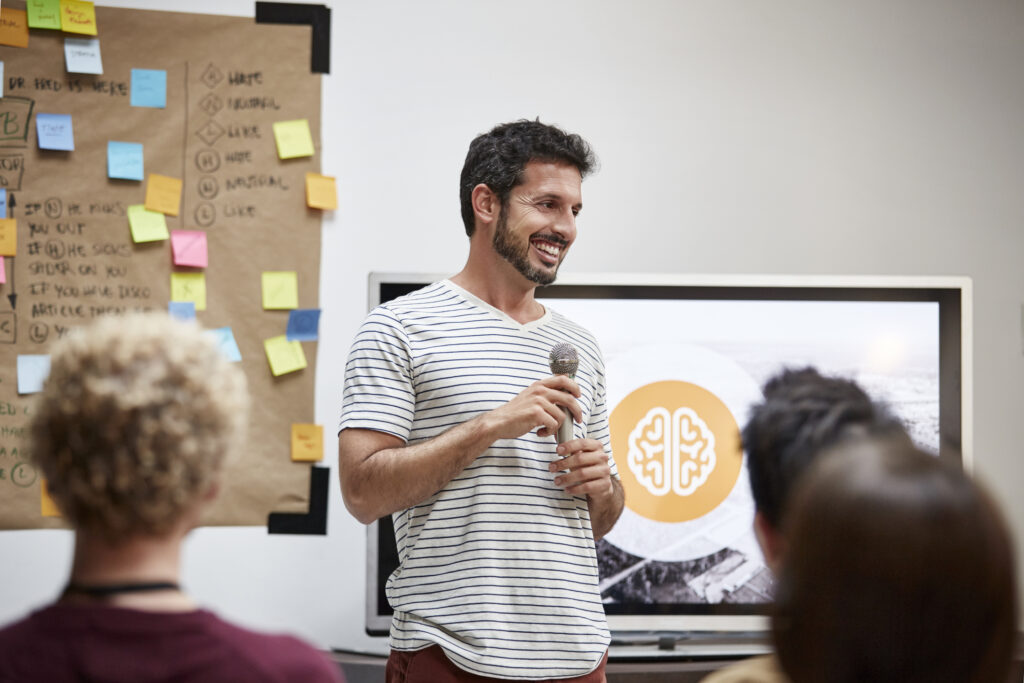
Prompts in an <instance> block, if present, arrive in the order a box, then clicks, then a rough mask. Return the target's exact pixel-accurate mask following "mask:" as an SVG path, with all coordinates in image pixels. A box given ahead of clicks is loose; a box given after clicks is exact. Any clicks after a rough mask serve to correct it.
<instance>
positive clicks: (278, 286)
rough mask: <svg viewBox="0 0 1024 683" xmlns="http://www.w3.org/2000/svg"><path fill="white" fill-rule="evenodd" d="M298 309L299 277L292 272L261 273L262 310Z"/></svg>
mask: <svg viewBox="0 0 1024 683" xmlns="http://www.w3.org/2000/svg"><path fill="white" fill-rule="evenodd" d="M298 307H299V275H298V273H296V272H295V271H294V270H269V271H266V272H264V273H263V308H267V309H276V310H280V309H286V308H298Z"/></svg>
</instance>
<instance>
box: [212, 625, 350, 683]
mask: <svg viewBox="0 0 1024 683" xmlns="http://www.w3.org/2000/svg"><path fill="white" fill-rule="evenodd" d="M204 616H205V620H206V628H207V631H208V632H209V633H211V634H212V635H214V636H215V637H216V638H217V639H218V640H219V641H221V642H222V643H223V645H224V646H225V647H226V648H229V649H231V650H233V651H234V652H235V653H236V654H237V655H238V657H239V660H240V661H243V660H244V661H246V662H248V663H249V666H250V668H251V669H252V670H253V671H252V673H251V674H250V675H249V676H248V677H247V680H251V681H261V680H267V681H278V680H295V681H312V682H314V683H321V682H322V683H339V682H341V681H344V679H343V678H342V675H341V670H340V668H339V667H338V666H337V665H336V664H335V663H334V662H332V661H331V659H330V658H329V657H328V656H327V654H326V653H324V652H321V651H320V650H317V649H316V648H314V647H313V646H312V645H309V644H308V643H305V642H303V641H302V640H299V639H298V638H296V637H294V636H290V635H285V634H278V633H263V632H260V631H253V630H250V629H247V628H244V627H242V626H237V625H235V624H232V623H230V622H228V621H225V620H223V619H221V618H220V617H218V616H217V615H215V614H213V613H211V612H205V613H204Z"/></svg>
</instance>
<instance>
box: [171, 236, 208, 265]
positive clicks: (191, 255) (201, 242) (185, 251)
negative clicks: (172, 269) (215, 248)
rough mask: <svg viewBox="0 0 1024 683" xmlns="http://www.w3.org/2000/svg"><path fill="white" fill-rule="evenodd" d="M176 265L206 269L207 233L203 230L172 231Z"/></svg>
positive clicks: (172, 250)
mask: <svg viewBox="0 0 1024 683" xmlns="http://www.w3.org/2000/svg"><path fill="white" fill-rule="evenodd" d="M171 252H172V253H173V254H174V265H176V266H189V267H192V268H205V267H206V233H205V232H203V231H202V230H171Z"/></svg>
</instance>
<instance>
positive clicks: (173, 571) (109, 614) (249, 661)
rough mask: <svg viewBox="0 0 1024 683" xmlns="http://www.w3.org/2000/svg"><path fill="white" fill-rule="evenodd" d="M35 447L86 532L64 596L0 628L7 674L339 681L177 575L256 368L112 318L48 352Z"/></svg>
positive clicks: (52, 488) (317, 657)
mask: <svg viewBox="0 0 1024 683" xmlns="http://www.w3.org/2000/svg"><path fill="white" fill-rule="evenodd" d="M37 399H38V400H37V402H36V404H35V409H34V411H33V416H32V420H31V425H30V434H31V437H30V438H31V442H30V446H31V453H32V457H33V459H34V461H35V463H36V465H37V466H38V468H39V470H40V471H41V473H42V475H43V477H45V479H46V483H47V486H48V489H49V492H50V494H51V495H52V497H53V499H54V501H55V502H56V504H57V506H58V508H60V510H61V513H62V514H63V515H64V517H65V519H67V521H68V522H69V523H70V524H71V525H72V526H73V527H74V529H75V552H74V558H73V560H72V566H71V577H70V581H69V582H68V585H67V587H66V588H65V590H64V592H63V594H62V595H61V596H60V598H59V599H58V600H57V602H56V603H55V604H53V605H50V606H49V607H46V608H44V609H41V610H39V611H37V612H35V613H33V614H31V615H30V616H28V617H27V618H25V619H23V620H22V621H19V622H17V623H16V624H13V625H11V626H8V627H7V628H5V629H3V630H2V631H0V680H3V681H47V682H51V681H53V682H59V681H133V682H134V683H156V682H158V681H175V682H176V683H194V682H196V683H198V682H210V683H212V682H214V681H253V682H255V683H258V682H262V681H266V682H268V683H269V682H271V681H275V682H276V681H312V682H314V683H319V682H324V683H336V682H338V681H341V673H340V671H339V670H338V668H337V666H336V665H334V664H333V663H332V662H330V661H329V660H328V659H327V657H326V656H324V655H323V654H321V653H320V652H317V651H316V650H314V649H313V648H311V647H310V646H308V645H306V644H304V643H302V642H300V641H299V640H297V639H295V638H293V637H290V636H281V635H266V634H261V633H256V632H253V631H249V630H247V629H243V628H239V627H237V626H233V625H231V624H229V623H227V622H225V621H224V620H222V619H220V618H218V617H217V616H216V615H214V614H213V613H211V612H209V611H207V610H205V609H201V608H199V607H197V605H196V603H195V602H194V601H193V600H192V599H191V598H190V597H189V596H188V595H187V594H186V593H185V592H184V591H183V590H182V589H181V587H179V585H178V578H179V575H180V555H181V544H182V542H183V541H184V539H185V536H186V535H187V534H188V532H189V531H190V530H191V529H192V528H194V527H195V526H196V525H197V524H198V521H199V516H200V514H201V512H202V511H203V510H204V509H205V508H206V507H207V505H208V504H209V503H210V502H211V501H212V500H213V499H214V498H215V497H216V494H217V490H218V486H219V482H220V476H221V471H222V467H223V463H224V461H225V459H226V458H228V457H230V456H231V455H233V454H235V453H237V452H238V450H239V447H240V445H241V443H242V440H243V438H244V435H245V424H246V420H247V411H248V396H247V393H246V387H245V377H244V375H243V374H242V372H241V370H239V368H238V367H237V366H235V365H234V364H232V363H230V362H229V361H228V360H227V359H226V358H225V357H224V356H223V354H222V353H221V351H220V350H219V349H218V348H217V346H216V344H215V343H214V342H213V341H212V340H211V339H209V338H208V337H207V335H205V334H204V333H203V332H202V331H201V330H200V329H199V328H198V327H197V326H195V325H194V324H191V323H183V322H180V321H176V320H174V319H172V318H170V317H169V316H167V315H166V314H162V313H161V314H133V315H130V316H126V317H121V318H119V317H113V316H112V317H106V318H101V319H100V320H99V321H98V322H95V323H93V324H91V325H89V326H88V327H86V328H82V329H79V330H76V331H75V332H73V333H72V334H71V335H69V336H68V337H67V338H66V339H63V340H61V341H60V342H58V344H57V345H55V346H54V348H53V351H52V365H51V369H50V376H49V379H48V380H47V381H46V384H45V386H44V388H43V391H42V393H41V394H40V395H39V396H38V397H37Z"/></svg>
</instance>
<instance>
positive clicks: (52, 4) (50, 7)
mask: <svg viewBox="0 0 1024 683" xmlns="http://www.w3.org/2000/svg"><path fill="white" fill-rule="evenodd" d="M25 9H26V10H27V11H28V27H29V28H47V29H52V30H55V31H59V30H60V0H28V2H26V3H25Z"/></svg>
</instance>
